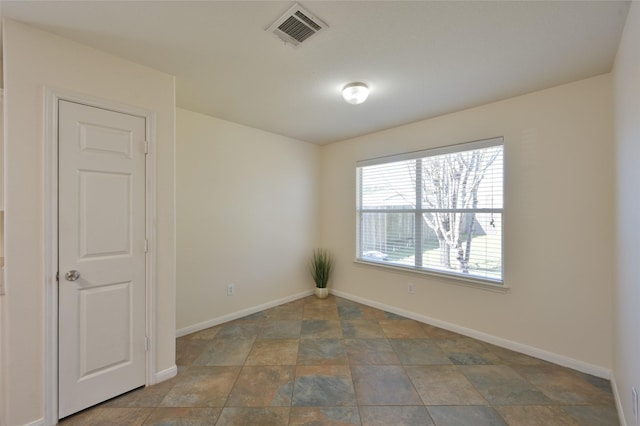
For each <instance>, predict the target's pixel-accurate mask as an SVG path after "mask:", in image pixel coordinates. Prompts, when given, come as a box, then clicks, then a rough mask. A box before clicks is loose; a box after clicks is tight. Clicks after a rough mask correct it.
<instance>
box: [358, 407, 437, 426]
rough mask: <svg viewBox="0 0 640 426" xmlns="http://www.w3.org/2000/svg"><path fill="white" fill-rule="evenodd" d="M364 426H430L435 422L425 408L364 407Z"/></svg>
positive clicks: (362, 408) (362, 415) (361, 409)
mask: <svg viewBox="0 0 640 426" xmlns="http://www.w3.org/2000/svg"><path fill="white" fill-rule="evenodd" d="M360 417H361V419H362V426H389V425H393V426H428V425H433V424H434V423H433V420H432V419H431V416H430V415H429V413H428V412H427V409H426V407H423V406H404V407H398V406H393V407H389V406H362V407H360Z"/></svg>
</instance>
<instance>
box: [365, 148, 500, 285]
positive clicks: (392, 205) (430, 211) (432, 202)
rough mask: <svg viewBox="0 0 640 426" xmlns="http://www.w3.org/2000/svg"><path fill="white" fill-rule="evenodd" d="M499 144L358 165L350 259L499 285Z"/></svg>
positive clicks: (414, 154) (449, 149) (386, 158)
mask: <svg viewBox="0 0 640 426" xmlns="http://www.w3.org/2000/svg"><path fill="white" fill-rule="evenodd" d="M503 169H504V167H503V141H502V138H495V139H488V140H483V141H477V142H471V143H466V144H460V145H454V146H449V147H443V148H437V149H431V150H427V151H420V152H412V153H408V154H402V155H396V156H392V157H385V158H378V159H373V160H366V161H359V162H358V163H357V164H356V175H357V180H358V181H357V188H358V191H357V209H356V210H357V213H356V214H357V230H358V233H357V260H359V261H363V262H372V263H376V264H381V265H386V266H393V267H399V268H408V269H413V270H419V271H424V272H431V273H436V274H445V275H448V276H455V277H458V278H466V279H469V280H480V281H482V282H485V283H486V282H488V283H490V284H494V285H495V284H498V285H502V283H503V276H502V272H503V265H502V257H503V256H502V253H503V244H502V215H503V175H504V171H503Z"/></svg>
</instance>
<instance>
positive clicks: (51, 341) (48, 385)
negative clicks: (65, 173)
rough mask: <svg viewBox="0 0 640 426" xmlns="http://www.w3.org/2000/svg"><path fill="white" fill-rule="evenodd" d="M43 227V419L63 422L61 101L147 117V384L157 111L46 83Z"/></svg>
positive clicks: (152, 345)
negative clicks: (60, 416) (60, 389)
mask: <svg viewBox="0 0 640 426" xmlns="http://www.w3.org/2000/svg"><path fill="white" fill-rule="evenodd" d="M44 100H45V103H44V147H43V148H44V156H43V181H42V183H43V194H44V199H43V207H44V216H43V221H44V222H43V232H44V235H43V237H44V251H43V253H42V254H43V256H44V276H43V282H44V286H45V300H44V302H45V312H44V314H45V316H44V328H45V330H44V331H45V332H44V336H45V341H44V342H43V343H44V424H45V425H55V424H56V423H57V422H58V284H59V283H58V281H57V279H56V274H57V273H58V114H59V112H58V103H59V101H63V100H64V101H70V102H75V103H79V104H83V105H87V106H90V107H96V108H101V109H106V110H111V111H115V112H120V113H124V114H129V115H134V116H138V117H142V118H144V119H145V125H146V137H147V143H148V154H147V155H146V158H145V166H146V167H145V168H146V170H145V198H146V199H145V233H146V236H147V240H148V241H149V247H148V252H147V256H146V265H145V275H146V280H145V334H146V337H147V352H146V359H145V363H146V367H145V370H146V371H145V384H146V385H147V386H149V385H152V384H154V383H156V381H157V378H156V373H155V372H156V339H155V338H156V306H155V305H156V303H155V299H156V298H155V294H156V279H157V277H156V260H157V244H156V241H157V240H156V217H157V215H156V149H155V147H156V134H155V129H156V116H155V113H154V112H153V111H150V110H146V109H143V108H138V107H135V106H131V105H126V104H122V103H119V102H115V101H111V100H106V99H101V98H96V97H93V96H89V95H85V94H81V93H76V92H73V91H69V90H65V89H58V88H51V87H45V88H44Z"/></svg>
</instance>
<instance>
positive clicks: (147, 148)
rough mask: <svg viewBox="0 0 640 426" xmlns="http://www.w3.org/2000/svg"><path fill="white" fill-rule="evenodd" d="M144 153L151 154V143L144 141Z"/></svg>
mask: <svg viewBox="0 0 640 426" xmlns="http://www.w3.org/2000/svg"><path fill="white" fill-rule="evenodd" d="M144 153H145V154H148V153H149V141H144Z"/></svg>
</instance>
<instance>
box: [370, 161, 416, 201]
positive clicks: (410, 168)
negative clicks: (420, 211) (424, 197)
mask: <svg viewBox="0 0 640 426" xmlns="http://www.w3.org/2000/svg"><path fill="white" fill-rule="evenodd" d="M415 163H416V162H415V160H410V161H400V162H397V163H389V164H380V165H377V166H370V167H366V168H363V169H361V170H362V176H361V185H362V197H361V200H360V202H361V206H360V207H361V208H363V209H398V208H400V209H402V208H409V209H412V208H415V204H416V178H415V176H416V165H415Z"/></svg>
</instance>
